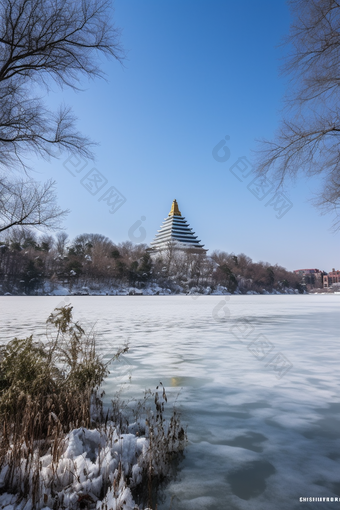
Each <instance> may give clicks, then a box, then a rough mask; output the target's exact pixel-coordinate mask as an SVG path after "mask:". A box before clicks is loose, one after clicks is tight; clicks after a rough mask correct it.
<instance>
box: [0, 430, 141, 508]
mask: <svg viewBox="0 0 340 510" xmlns="http://www.w3.org/2000/svg"><path fill="white" fill-rule="evenodd" d="M148 449H149V443H148V439H146V438H145V437H138V435H135V434H118V433H117V430H116V429H115V428H114V426H113V424H109V425H107V426H106V428H105V430H104V428H103V429H102V430H97V429H95V430H89V429H85V428H79V429H76V430H72V431H71V432H70V433H69V434H67V436H66V437H65V439H64V453H63V454H62V456H61V458H60V459H59V461H58V462H57V463H56V464H53V459H52V455H51V451H50V450H49V451H48V452H47V454H46V455H44V456H42V457H40V459H39V462H40V463H41V470H40V494H41V497H40V500H39V501H38V503H37V504H36V506H35V508H36V509H37V510H39V509H41V510H52V509H53V508H55V505H56V501H57V502H59V503H60V506H59V505H58V506H57V508H61V507H63V508H70V509H71V508H79V504H80V503H81V502H82V501H83V502H86V503H88V504H90V508H96V510H104V508H107V509H112V510H133V509H136V508H137V509H138V506H137V505H136V504H135V502H134V500H133V497H132V494H131V491H130V488H129V487H128V485H129V486H130V487H136V486H137V485H138V484H139V483H140V482H141V480H142V469H143V466H145V463H146V462H148V460H147V458H148ZM24 470H25V462H24V460H23V463H22V466H21V473H23V472H24ZM6 472H7V467H6V466H5V467H4V468H3V469H2V470H1V471H0V488H1V486H2V485H3V482H4V477H5V475H6ZM19 476H20V473H18V472H17V473H16V478H17V480H18V479H19ZM31 476H33V473H32V475H31ZM52 482H53V483H52ZM18 483H19V482H18ZM30 485H31V486H32V485H33V484H32V483H31V484H30ZM105 487H106V488H107V487H111V488H109V490H108V491H107V493H106V496H105V497H104V499H102V500H101V501H100V500H99V498H100V494H101V491H102V490H103V488H105ZM105 505H107V506H105ZM32 508H33V502H32V498H27V499H21V498H19V497H18V495H15V494H8V493H4V494H1V495H0V509H3V510H31V509H32Z"/></svg>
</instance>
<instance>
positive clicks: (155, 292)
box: [0, 283, 299, 296]
mask: <svg viewBox="0 0 340 510" xmlns="http://www.w3.org/2000/svg"><path fill="white" fill-rule="evenodd" d="M230 294H231V292H229V290H228V288H227V287H224V286H223V285H217V286H216V287H210V286H208V287H203V286H198V287H191V289H190V290H186V289H185V288H184V287H181V286H180V285H175V286H172V288H171V289H170V288H169V287H161V286H160V285H158V284H157V283H151V284H147V285H145V286H144V287H133V286H129V285H120V286H110V285H99V284H97V285H83V284H77V285H72V286H69V285H63V284H54V285H53V286H52V285H50V284H49V283H46V284H45V285H44V287H43V289H39V290H37V291H36V292H34V295H36V296H170V295H179V296H187V295H189V296H200V295H202V296H208V295H212V296H223V295H230ZM234 294H236V295H242V294H248V295H260V294H266V295H270V294H272V295H282V294H299V291H298V290H297V289H292V288H284V289H281V291H278V290H277V289H273V290H271V291H268V290H266V289H262V290H261V291H260V292H257V291H254V290H248V291H243V292H242V291H241V290H240V289H236V291H235V292H234ZM0 295H1V288H0ZM3 295H5V296H11V295H15V296H25V293H24V292H19V291H18V292H17V291H14V292H12V293H9V292H7V293H4V294H3Z"/></svg>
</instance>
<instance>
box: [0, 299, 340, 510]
mask: <svg viewBox="0 0 340 510" xmlns="http://www.w3.org/2000/svg"><path fill="white" fill-rule="evenodd" d="M63 299H66V300H68V301H67V302H69V298H63V297H0V314H1V315H0V322H1V338H0V342H1V343H5V342H6V341H8V340H9V339H11V338H13V337H14V336H19V337H24V336H27V335H28V334H31V333H33V332H35V333H37V334H41V333H42V332H43V331H44V322H45V320H46V318H47V316H48V315H49V313H50V312H51V311H52V310H53V308H54V307H55V306H57V305H60V304H61V302H62V301H63ZM71 300H72V304H73V306H74V315H75V318H76V319H77V320H80V321H85V322H86V323H88V324H93V323H96V329H97V331H98V334H99V347H100V350H101V352H103V353H107V354H110V353H114V352H115V348H116V347H117V346H119V345H121V344H122V343H124V341H126V340H128V341H129V344H130V351H129V353H128V354H127V355H126V356H125V357H124V360H123V362H122V363H121V365H120V367H119V369H118V370H112V373H111V375H110V379H109V380H108V383H107V385H106V387H105V390H106V393H107V397H108V398H110V396H112V395H113V394H114V392H115V390H116V389H117V384H119V383H121V382H122V381H124V380H127V379H128V377H127V376H128V375H129V373H131V375H132V379H131V383H130V385H129V386H128V387H127V394H128V395H136V396H142V392H143V390H144V389H147V388H150V389H153V388H155V386H156V385H157V384H158V383H159V382H160V381H162V383H163V384H164V386H165V387H166V390H167V393H168V396H169V395H172V396H173V398H175V396H176V395H177V394H178V393H179V396H178V399H177V406H178V407H179V409H180V411H181V413H182V420H183V421H184V423H187V424H188V438H189V445H188V447H187V449H186V451H185V458H184V460H183V461H182V463H181V465H180V468H179V471H178V475H177V478H176V480H175V481H172V482H171V483H170V484H169V485H168V486H167V488H166V492H165V495H164V502H163V503H160V504H159V506H158V509H159V510H165V509H169V507H170V500H171V498H172V506H171V509H172V510H177V509H178V510H189V509H190V510H200V509H202V510H203V509H204V510H210V509H211V510H213V509H214V510H217V509H223V510H224V509H226V510H236V509H238V510H250V509H251V510H256V509H259V510H260V509H261V510H272V509H273V508H277V509H285V510H286V509H292V510H294V509H298V508H299V509H301V508H302V507H301V505H303V508H313V509H324V508H325V509H326V508H327V509H329V508H333V506H334V507H335V506H336V507H339V503H333V505H332V504H331V503H329V502H328V503H327V502H325V503H322V502H318V503H310V504H309V503H300V502H299V498H300V497H308V498H309V497H329V498H331V497H333V498H334V497H339V496H340V469H339V460H340V413H339V411H340V388H339V353H340V346H339V341H340V334H339V333H340V295H306V296H300V295H299V296H226V297H223V296H200V297H197V298H192V297H189V296H169V297H165V296H164V297H163V296H159V297H156V296H155V297H146V296H142V297H136V296H129V297H72V298H71Z"/></svg>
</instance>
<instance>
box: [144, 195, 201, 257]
mask: <svg viewBox="0 0 340 510" xmlns="http://www.w3.org/2000/svg"><path fill="white" fill-rule="evenodd" d="M194 234H195V232H193V231H192V229H191V228H190V225H189V224H188V222H187V221H186V219H185V218H184V216H182V214H181V212H180V210H179V208H178V204H177V201H176V200H174V201H173V202H172V206H171V211H170V212H169V214H168V217H167V218H165V220H164V221H163V223H162V225H161V228H160V229H159V230H158V233H157V234H156V236H155V239H154V240H153V241H152V243H150V250H151V251H152V252H159V251H163V250H167V249H168V248H169V247H170V246H171V247H173V248H174V249H175V250H183V251H184V250H190V251H194V252H195V253H205V252H207V251H208V250H206V249H204V244H201V241H200V240H199V239H197V236H195V235H194Z"/></svg>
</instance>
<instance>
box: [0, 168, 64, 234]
mask: <svg viewBox="0 0 340 510" xmlns="http://www.w3.org/2000/svg"><path fill="white" fill-rule="evenodd" d="M67 212H68V211H62V210H61V209H60V208H59V207H58V206H57V204H56V194H55V183H54V182H53V181H48V182H46V183H44V184H37V183H35V182H34V181H30V180H18V181H12V180H8V179H6V178H2V179H0V232H3V231H5V230H8V229H10V228H12V227H15V226H19V225H20V226H25V227H46V228H49V229H55V228H58V227H59V225H60V222H61V221H62V219H63V218H64V217H65V215H66V214H67Z"/></svg>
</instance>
